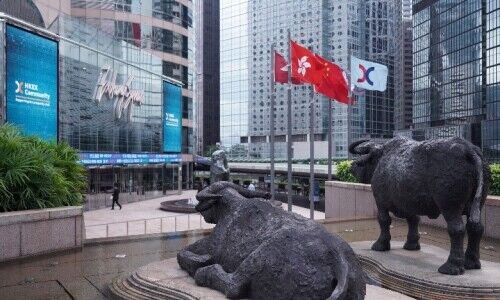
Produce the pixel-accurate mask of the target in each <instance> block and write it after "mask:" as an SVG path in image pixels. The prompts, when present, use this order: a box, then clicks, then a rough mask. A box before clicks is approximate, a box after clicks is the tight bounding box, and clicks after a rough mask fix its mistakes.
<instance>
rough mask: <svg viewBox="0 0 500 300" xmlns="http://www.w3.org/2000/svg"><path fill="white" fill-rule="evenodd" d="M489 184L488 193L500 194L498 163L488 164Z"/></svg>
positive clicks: (499, 167)
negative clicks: (489, 172)
mask: <svg viewBox="0 0 500 300" xmlns="http://www.w3.org/2000/svg"><path fill="white" fill-rule="evenodd" d="M490 170H491V186H490V194H491V195H496V196H500V164H493V165H490Z"/></svg>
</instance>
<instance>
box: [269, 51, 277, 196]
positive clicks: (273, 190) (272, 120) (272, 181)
mask: <svg viewBox="0 0 500 300" xmlns="http://www.w3.org/2000/svg"><path fill="white" fill-rule="evenodd" d="M275 64H276V61H275V54H274V43H273V44H272V45H271V67H272V73H271V74H273V75H272V76H271V112H270V114H271V118H270V119H271V120H270V123H271V124H270V130H271V132H270V139H271V141H270V142H271V146H270V147H271V149H270V156H271V200H272V201H274V194H275V187H274V177H275V170H274V140H275V132H274V102H275V97H276V95H275V91H274V81H275V78H274V76H275V75H276V70H275Z"/></svg>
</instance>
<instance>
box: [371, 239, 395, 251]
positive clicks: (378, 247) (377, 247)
mask: <svg viewBox="0 0 500 300" xmlns="http://www.w3.org/2000/svg"><path fill="white" fill-rule="evenodd" d="M372 250H373V251H389V250H391V243H390V242H389V241H387V242H382V241H376V242H375V244H373V245H372Z"/></svg>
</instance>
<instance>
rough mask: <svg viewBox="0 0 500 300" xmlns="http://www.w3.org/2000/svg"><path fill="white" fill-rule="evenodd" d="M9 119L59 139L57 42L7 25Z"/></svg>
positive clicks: (31, 132) (27, 129) (47, 137)
mask: <svg viewBox="0 0 500 300" xmlns="http://www.w3.org/2000/svg"><path fill="white" fill-rule="evenodd" d="M6 40H7V41H6V73H7V74H6V76H7V78H6V82H7V87H6V99H7V101H6V102H7V104H6V106H7V107H6V108H7V122H9V123H12V124H14V125H16V126H18V127H19V128H20V129H21V131H22V132H23V133H24V134H26V135H35V136H38V137H40V138H42V139H44V140H47V141H57V105H58V103H57V101H58V95H57V87H58V57H57V56H58V54H57V42H55V41H53V40H50V39H48V38H44V37H42V36H39V35H36V34H34V33H31V32H28V31H25V30H23V29H19V28H17V27H14V26H11V25H7V33H6Z"/></svg>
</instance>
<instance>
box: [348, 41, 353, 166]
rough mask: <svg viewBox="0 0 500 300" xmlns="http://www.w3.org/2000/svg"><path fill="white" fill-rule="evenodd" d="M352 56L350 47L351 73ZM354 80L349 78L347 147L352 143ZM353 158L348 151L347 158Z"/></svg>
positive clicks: (349, 63) (349, 66) (349, 65)
mask: <svg viewBox="0 0 500 300" xmlns="http://www.w3.org/2000/svg"><path fill="white" fill-rule="evenodd" d="M351 57H352V49H351V47H349V50H348V57H347V65H348V67H347V69H348V70H349V72H351V73H350V74H352V70H351V68H352V66H351ZM351 84H352V82H351V81H350V80H349V94H350V95H351V103H350V104H349V105H347V147H349V146H350V145H351V118H352V116H351V115H352V108H351V107H352V106H353V105H354V101H353V100H354V92H353V90H352V86H351ZM349 158H351V153H350V152H349V151H347V159H349Z"/></svg>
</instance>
